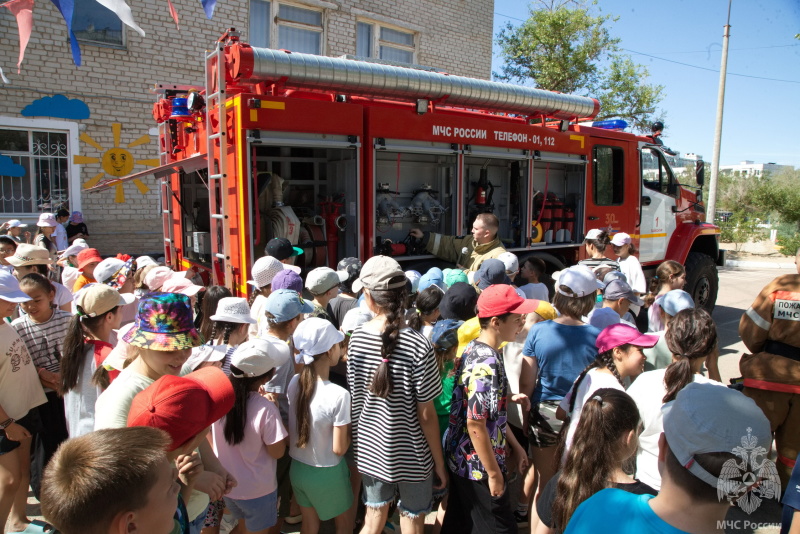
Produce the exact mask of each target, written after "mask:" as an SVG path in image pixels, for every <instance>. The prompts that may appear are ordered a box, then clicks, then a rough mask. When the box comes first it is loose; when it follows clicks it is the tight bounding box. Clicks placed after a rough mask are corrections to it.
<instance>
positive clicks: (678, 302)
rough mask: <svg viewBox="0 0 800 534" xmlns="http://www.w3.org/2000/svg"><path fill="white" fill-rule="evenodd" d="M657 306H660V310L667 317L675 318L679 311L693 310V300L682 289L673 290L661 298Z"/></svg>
mask: <svg viewBox="0 0 800 534" xmlns="http://www.w3.org/2000/svg"><path fill="white" fill-rule="evenodd" d="M659 305H661V309H662V310H664V311H665V312H666V313H667V315H669V316H670V317H675V315H676V314H677V313H678V312H679V311H681V310H689V309H693V308H694V300H693V299H692V296H691V295H690V294H689V293H687V292H686V291H684V290H683V289H673V290H672V291H669V292H667V294H666V295H664V296H663V297H662V298H661V302H659Z"/></svg>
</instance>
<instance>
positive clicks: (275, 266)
mask: <svg viewBox="0 0 800 534" xmlns="http://www.w3.org/2000/svg"><path fill="white" fill-rule="evenodd" d="M281 271H283V264H282V263H281V262H280V260H278V259H277V258H273V257H272V256H264V257H261V258H258V259H257V260H256V262H255V263H254V264H253V268H252V270H251V272H250V274H251V276H252V277H253V279H252V280H248V281H247V283H248V284H250V285H251V286H252V287H253V295H252V297H250V302H249V303H248V304H250V313H251V315H252V316H253V319H255V320H256V324H254V325H250V328H249V329H248V333H249V334H250V337H251V338H254V337H256V336H258V333H259V331H261V330H263V329H264V328H265V327H264V325H265V317H264V305H265V304H266V302H267V297H269V294H270V292H271V291H272V279H273V278H275V276H276V275H277V274H278V273H279V272H281Z"/></svg>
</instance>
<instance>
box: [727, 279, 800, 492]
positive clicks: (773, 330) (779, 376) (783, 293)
mask: <svg viewBox="0 0 800 534" xmlns="http://www.w3.org/2000/svg"><path fill="white" fill-rule="evenodd" d="M739 335H740V336H741V338H742V341H743V342H744V344H745V346H746V347H747V348H748V350H750V351H751V352H752V353H753V354H745V355H743V356H742V359H741V360H740V361H739V370H740V371H741V373H742V376H743V377H744V393H745V395H747V396H749V397H750V398H752V399H753V400H754V401H755V402H756V403H757V404H758V406H759V407H760V408H761V409H762V410H763V411H764V415H766V416H767V418H768V419H769V421H770V424H771V426H772V430H773V432H774V433H775V442H776V446H777V449H778V451H777V452H778V461H777V467H778V473H779V475H780V478H781V484H782V485H783V487H786V484H787V483H788V481H789V476H790V475H791V472H792V467H794V464H795V459H796V458H797V455H798V452H800V274H788V275H784V276H780V277H778V278H776V279H775V280H773V281H772V282H770V283H769V284H767V286H766V287H765V288H764V289H762V290H761V293H759V295H758V297H756V300H755V302H753V305H752V306H750V308H748V309H747V311H746V312H745V313H744V315H742V318H741V320H740V321H739ZM759 445H761V446H764V447H765V448H769V447H768V445H766V444H761V443H759Z"/></svg>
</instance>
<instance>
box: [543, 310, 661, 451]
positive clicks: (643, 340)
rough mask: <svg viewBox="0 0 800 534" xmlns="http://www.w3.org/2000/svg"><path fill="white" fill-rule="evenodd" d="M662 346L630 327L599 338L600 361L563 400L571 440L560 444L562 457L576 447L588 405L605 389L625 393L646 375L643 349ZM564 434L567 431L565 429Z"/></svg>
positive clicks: (560, 409)
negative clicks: (631, 382)
mask: <svg viewBox="0 0 800 534" xmlns="http://www.w3.org/2000/svg"><path fill="white" fill-rule="evenodd" d="M656 343H658V337H657V336H648V335H644V334H642V333H641V332H639V331H638V330H637V329H635V328H633V327H632V326H628V325H626V324H621V323H619V324H612V325H611V326H608V327H606V328H605V329H604V330H603V331H602V332H600V335H599V336H597V341H595V346H596V347H597V352H598V354H597V358H595V360H594V361H593V362H592V363H590V364H589V365H588V366H587V367H586V369H584V370H583V372H582V373H581V374H580V375H578V378H577V379H576V380H575V383H574V384H573V385H572V389H571V390H570V392H569V393H568V394H567V396H566V397H564V398H563V399H562V400H561V403H560V404H559V406H558V412H557V416H560V418H561V419H562V420H566V421H567V422H566V423H565V425H568V430H567V438H566V440H565V441H562V442H561V443H560V446H561V447H562V448H563V451H562V454H561V455H560V457H561V458H562V459H564V458H566V453H567V451H568V450H569V448H570V446H571V445H572V440H573V438H574V436H575V429H576V428H578V425H579V422H580V418H581V410H582V409H583V405H584V404H585V403H586V401H587V400H588V399H589V398H590V397H591V396H592V395H594V392H595V391H597V390H598V389H601V388H612V389H618V390H620V391H625V386H624V382H623V381H624V380H625V379H626V378H636V377H637V376H639V375H640V374H642V372H643V371H644V362H645V357H644V353H643V352H642V349H643V348H647V349H649V348H651V347H653V346H654V345H655V344H656ZM562 432H563V429H562Z"/></svg>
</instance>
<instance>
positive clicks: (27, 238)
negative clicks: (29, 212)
mask: <svg viewBox="0 0 800 534" xmlns="http://www.w3.org/2000/svg"><path fill="white" fill-rule="evenodd" d="M27 227H28V225H27V224H24V223H23V222H22V221H20V220H19V219H11V220H10V221H6V222H4V223H3V224H2V225H1V226H0V232H6V234H7V235H8V236H9V237H11V239H13V240H14V241H16V242H17V243H30V242H31V233H30V232H29V231H27V230H25V233H24V234H23V235H20V234H22V231H23V229H24V228H27Z"/></svg>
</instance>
